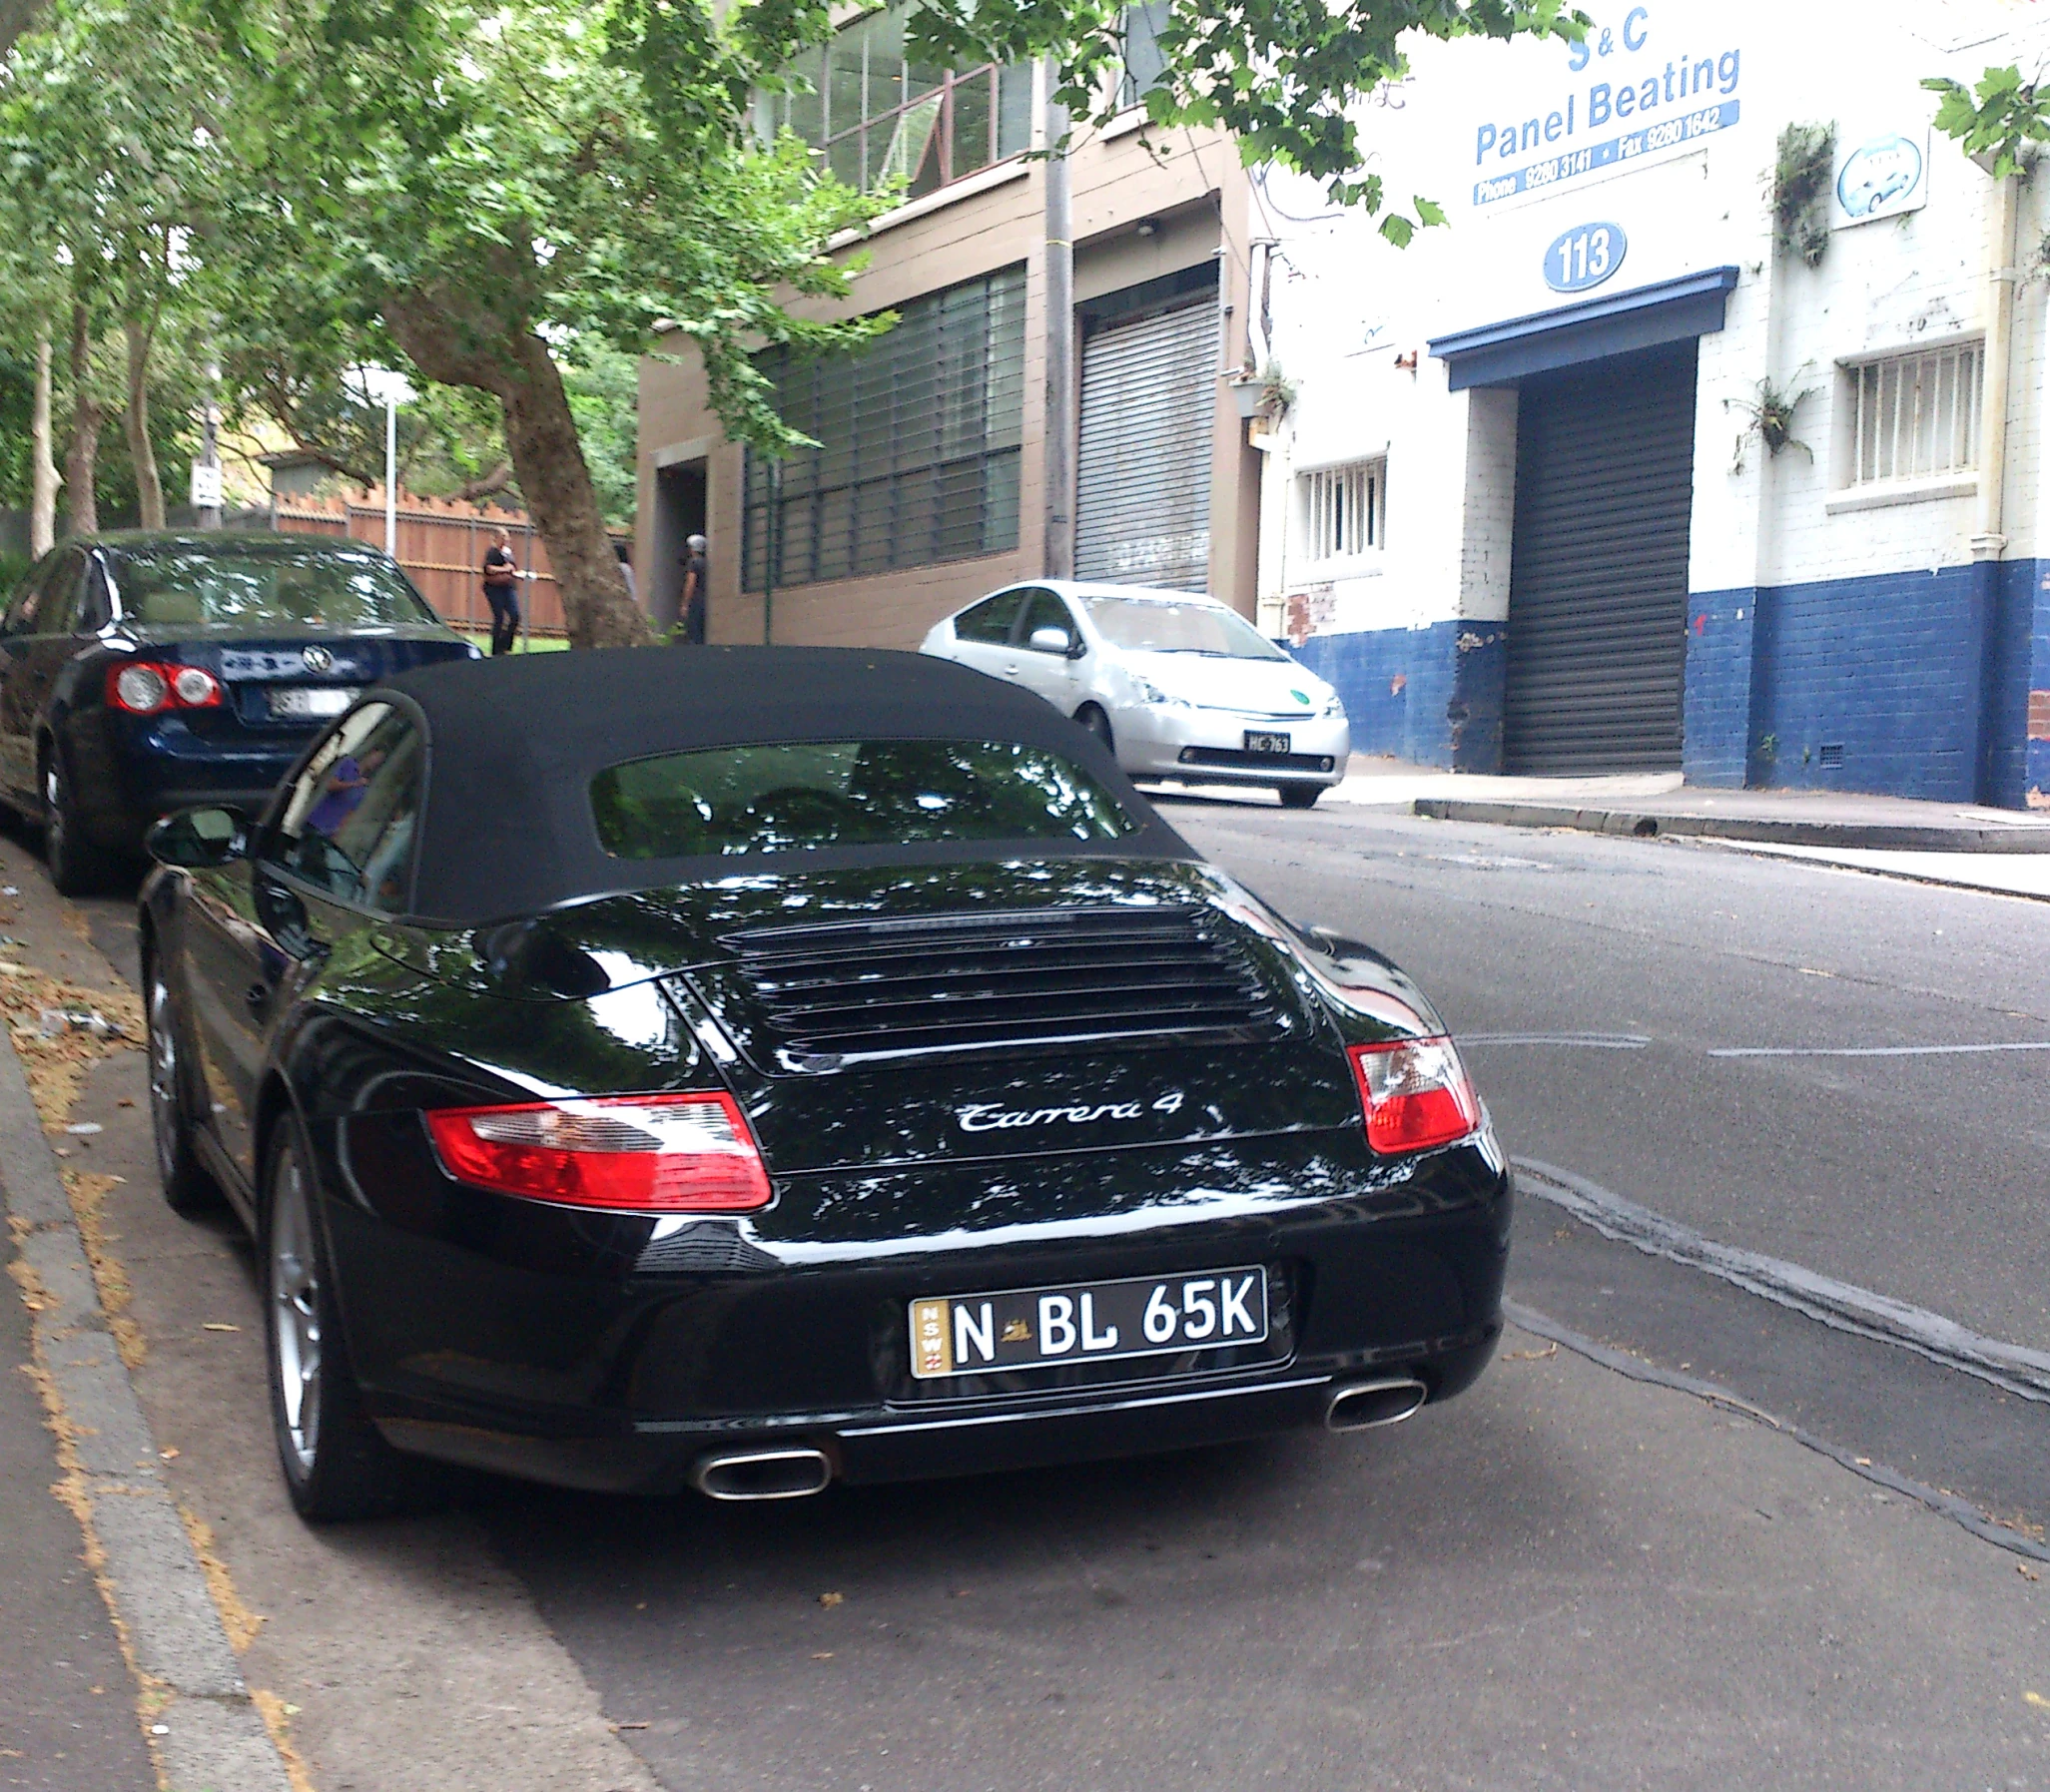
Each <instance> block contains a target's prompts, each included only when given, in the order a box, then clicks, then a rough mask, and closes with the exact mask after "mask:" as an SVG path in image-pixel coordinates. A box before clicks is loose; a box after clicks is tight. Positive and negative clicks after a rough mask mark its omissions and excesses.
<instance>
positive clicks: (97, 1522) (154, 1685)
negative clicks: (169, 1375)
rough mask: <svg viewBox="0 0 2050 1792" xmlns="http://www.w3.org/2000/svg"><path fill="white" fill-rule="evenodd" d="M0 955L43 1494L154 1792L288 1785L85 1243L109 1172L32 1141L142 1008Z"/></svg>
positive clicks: (11, 1215)
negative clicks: (104, 1627)
mask: <svg viewBox="0 0 2050 1792" xmlns="http://www.w3.org/2000/svg"><path fill="white" fill-rule="evenodd" d="M7 962H8V968H7V970H6V972H5V973H0V1010H4V1012H5V1015H6V1018H7V1021H8V1026H7V1036H6V1038H5V1039H4V1041H0V1187H4V1191H5V1197H6V1205H7V1219H8V1227H9V1231H10V1233H11V1235H12V1238H13V1241H14V1245H15V1251H16V1255H15V1257H14V1260H13V1262H12V1263H11V1264H10V1265H9V1269H10V1271H11V1273H12V1274H13V1276H14V1279H15V1280H16V1282H17V1283H18V1284H19V1285H20V1289H21V1296H22V1299H23V1301H24V1303H25V1304H26V1305H27V1307H28V1309H29V1312H30V1315H31V1326H32V1348H33V1353H34V1355H33V1367H34V1373H35V1380H36V1382H37V1385H38V1388H39V1391H40V1392H41V1395H42V1398H43V1402H44V1408H45V1412H46V1415H47V1420H48V1424H49V1426H50V1429H51V1431H52V1432H53V1434H54V1435H55V1436H56V1438H57V1442H58V1460H59V1464H60V1466H61V1469H62V1472H63V1474H62V1480H61V1481H60V1483H59V1485H58V1487H57V1489H56V1493H57V1495H58V1497H59V1498H60V1499H61V1500H62V1501H63V1502H64V1503H65V1504H66V1505H68V1506H69V1507H70V1508H71V1510H72V1511H73V1513H74V1514H75V1515H76V1517H77V1519H78V1522H79V1526H80V1529H81V1532H82V1539H83V1552H84V1557H85V1560H86V1562H87V1563H88V1565H89V1566H90V1567H91V1568H92V1569H93V1572H94V1575H95V1578H96V1580H97V1581H98V1584H99V1587H100V1590H101V1592H102V1594H103V1596H104V1597H105V1599H106V1601H107V1604H108V1608H109V1610H110V1612H111V1613H112V1615H113V1619H114V1624H115V1628H116V1631H117V1634H118V1635H119V1637H120V1640H121V1645H122V1652H123V1653H124V1655H125V1656H126V1657H127V1659H128V1663H129V1666H130V1668H131V1669H132V1670H133V1673H134V1676H135V1682H136V1707H137V1713H138V1717H139V1719H140V1721H141V1723H142V1727H143V1731H144V1734H145V1736H146V1738H147V1741H148V1746H149V1750H150V1753H151V1756H152V1757H153V1759H154V1761H155V1765H156V1768H157V1774H158V1778H159V1781H160V1783H161V1784H162V1785H163V1786H164V1787H166V1788H167V1789H168V1792H292V1776H291V1774H290V1771H289V1769H288V1767H287V1764H286V1759H285V1757H284V1755H283V1754H282V1753H281V1750H280V1748H279V1746H278V1745H277V1743H276V1742H274V1740H273V1738H272V1735H271V1733H270V1731H269V1729H268V1727H267V1726H266V1723H265V1720H264V1715H263V1713H262V1712H261V1711H260V1709H259V1707H258V1704H257V1702H256V1700H255V1699H254V1698H253V1697H252V1695H251V1693H250V1689H249V1687H248V1685H247V1684H246V1683H245V1681H244V1679H243V1677H242V1672H241V1669H240V1668H239V1666H238V1665H237V1662H236V1656H235V1651H234V1649H233V1647H232V1646H231V1645H230V1642H229V1638H228V1632H227V1629H226V1628H225V1626H224V1624H223V1622H222V1616H221V1612H220V1610H219V1609H218V1608H217V1606H216V1605H215V1602H214V1598H213V1594H212V1592H211V1591H210V1589H209V1586H208V1579H207V1573H206V1570H205V1568H204V1567H203V1565H202V1562H201V1558H200V1553H199V1550H198V1549H197V1548H196V1546H195V1543H194V1539H193V1536H192V1534H191V1533H190V1532H189V1530H188V1529H187V1525H186V1522H185V1519H184V1517H183V1515H182V1514H181V1512H180V1510H179V1508H178V1505H177V1503H176V1502H175V1501H174V1499H173V1498H172V1496H171V1493H170V1490H169V1489H168V1487H167V1486H166V1484H165V1480H164V1475H163V1471H162V1468H161V1460H162V1459H161V1458H160V1456H159V1453H158V1449H157V1444H156V1440H155V1439H154V1438H153V1437H152V1436H151V1432H150V1426H149V1423H148V1421H147V1420H146V1419H145V1418H144V1416H143V1412H142V1408H141V1405H140V1404H139V1402H138V1401H137V1399H136V1394H135V1389H134V1387H133V1386H132V1384H131V1382H130V1380H129V1373H130V1370H131V1369H132V1368H133V1367H134V1366H135V1364H136V1363H137V1362H138V1361H140V1354H141V1340H140V1337H139V1335H138V1334H137V1333H136V1331H135V1329H134V1326H133V1323H132V1322H130V1321H127V1320H126V1318H125V1314H124V1312H123V1309H124V1307H125V1306H126V1290H125V1287H124V1286H123V1285H122V1281H121V1279H120V1277H119V1274H118V1270H116V1269H113V1268H112V1267H111V1266H110V1260H109V1259H107V1258H106V1257H105V1256H104V1253H101V1252H97V1251H95V1249H94V1235H95V1233H96V1232H97V1230H98V1222H97V1211H98V1203H99V1201H100V1199H101V1198H103V1197H104V1194H105V1192H106V1180H105V1178H104V1177H101V1176H98V1175H94V1174H88V1173H82V1172H80V1171H79V1170H76V1169H73V1170H72V1171H71V1172H70V1173H69V1174H67V1173H66V1169H65V1166H63V1165H61V1164H60V1163H59V1160H58V1158H57V1156H56V1154H55V1151H54V1150H53V1148H52V1146H51V1143H50V1141H49V1139H48V1137H47V1136H46V1130H45V1129H46V1127H51V1126H54V1127H59V1128H62V1127H64V1126H65V1125H66V1123H67V1120H68V1117H69V1114H70V1111H71V1107H72V1103H73V1101H74V1100H75V1099H76V1095H77V1091H78V1085H79V1081H80V1079H81V1077H82V1075H83V1074H84V1073H85V1072H86V1071H87V1070H88V1069H89V1068H90V1066H91V1065H92V1063H93V1062H94V1061H95V1060H97V1059H98V1058H100V1057H103V1056H105V1055H107V1054H108V1053H109V1052H111V1051H114V1050H124V1049H128V1048H129V1042H130V1041H132V1040H134V1039H135V1038H137V1037H138V1036H139V1035H140V1029H141V1015H140V1011H139V1010H138V1008H137V1006H136V1003H135V999H134V997H133V995H132V994H128V993H125V992H116V991H112V990H95V989H88V988H83V987H81V986H79V985H77V984H74V983H69V982H66V981H63V980H61V979H59V978H57V977H54V976H52V975H50V974H49V973H48V972H45V971H41V970H37V969H33V968H31V967H29V966H26V965H23V964H21V963H20V962H19V961H18V960H14V959H11V958H10V959H9V960H8V961H7ZM25 1058H26V1062H25V1061H24V1059H25ZM38 1095H40V1096H41V1098H42V1099H41V1103H40V1105H39V1103H38V1100H37V1096H38ZM72 1136H77V1137H80V1138H82V1139H83V1138H89V1137H90V1136H91V1135H90V1134H79V1135H72ZM59 1149H66V1150H69V1147H59ZM96 1257H97V1258H98V1259H99V1261H98V1262H97V1263H96V1262H95V1261H94V1259H95V1258H96Z"/></svg>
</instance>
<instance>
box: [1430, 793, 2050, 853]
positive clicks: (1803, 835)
mask: <svg viewBox="0 0 2050 1792" xmlns="http://www.w3.org/2000/svg"><path fill="white" fill-rule="evenodd" d="M1411 813H1412V814H1414V815H1420V816H1427V817H1429V818H1431V819H1432V820H1434V821H1440V822H1486V823H1490V824H1493V825H1494V826H1496V827H1502V828H1573V829H1577V830H1578V831H1580V832H1581V833H1583V834H1627V835H1632V836H1635V837H1637V838H1638V839H1641V840H1642V839H1651V838H1653V837H1655V836H1657V835H1661V834H1681V835H1688V836H1691V837H1695V838H1699V839H1704V840H1751V841H1763V842H1767V843H1769V844H1772V845H1775V846H1782V847H1863V848H1867V849H1869V850H1871V851H1874V852H1881V853H2050V828H2040V827H2037V828H2026V827H2020V828H1909V827H1896V826H1893V825H1891V824H1888V823H1884V822H1796V821H1779V820H1777V819H1775V818H1773V817H1770V816H1717V815H1681V814H1675V813H1673V812H1672V811H1670V810H1656V809H1644V810H1629V809H1574V808H1572V807H1570V806H1568V805H1566V804H1563V803H1561V804H1551V803H1483V802H1476V801H1469V800H1468V799H1466V798H1461V797H1419V798H1417V800H1416V801H1415V803H1414V804H1413V805H1411Z"/></svg>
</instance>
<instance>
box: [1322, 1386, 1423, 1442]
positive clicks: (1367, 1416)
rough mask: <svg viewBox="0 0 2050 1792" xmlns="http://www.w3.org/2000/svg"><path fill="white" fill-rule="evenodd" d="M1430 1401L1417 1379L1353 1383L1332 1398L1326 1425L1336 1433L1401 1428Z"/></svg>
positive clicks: (1327, 1411)
mask: <svg viewBox="0 0 2050 1792" xmlns="http://www.w3.org/2000/svg"><path fill="white" fill-rule="evenodd" d="M1430 1398H1431V1391H1430V1389H1428V1388H1426V1387H1425V1386H1424V1384H1423V1383H1422V1382H1420V1381H1418V1380H1417V1379H1416V1377H1415V1376H1410V1375H1403V1376H1391V1377H1389V1378H1388V1379H1387V1380H1386V1381H1379V1382H1354V1383H1352V1384H1351V1386H1349V1387H1345V1388H1340V1389H1338V1390H1337V1391H1336V1392H1335V1393H1334V1394H1333V1395H1332V1396H1331V1400H1330V1403H1329V1404H1328V1405H1327V1406H1326V1407H1325V1408H1324V1424H1325V1426H1326V1427H1327V1428H1328V1429H1329V1430H1331V1431H1335V1432H1363V1431H1372V1430H1373V1429H1374V1427H1375V1426H1377V1425H1400V1424H1401V1423H1402V1422H1403V1421H1404V1420H1405V1419H1407V1418H1408V1417H1409V1416H1410V1415H1411V1414H1412V1413H1414V1412H1415V1411H1416V1410H1417V1408H1419V1407H1420V1406H1422V1405H1423V1404H1424V1402H1425V1401H1427V1400H1429V1399H1430Z"/></svg>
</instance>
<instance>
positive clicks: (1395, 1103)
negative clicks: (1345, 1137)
mask: <svg viewBox="0 0 2050 1792" xmlns="http://www.w3.org/2000/svg"><path fill="white" fill-rule="evenodd" d="M1346 1055H1347V1056H1348V1057H1350V1058H1351V1059H1352V1069H1353V1074H1354V1075H1355V1076H1356V1077H1358V1078H1359V1085H1360V1105H1361V1106H1362V1107H1364V1108H1365V1109H1366V1115H1367V1143H1368V1145H1369V1146H1371V1147H1372V1148H1373V1149H1374V1150H1375V1151H1377V1152H1380V1153H1381V1154H1382V1155H1383V1156H1390V1157H1392V1156H1394V1155H1395V1154H1397V1153H1398V1152H1403V1151H1423V1150H1427V1149H1428V1148H1429V1147H1431V1146H1433V1145H1450V1144H1452V1143H1453V1142H1454V1141H1455V1140H1458V1139H1463V1138H1465V1137H1466V1136H1467V1135H1468V1134H1469V1133H1471V1132H1474V1131H1476V1130H1477V1129H1478V1128H1479V1126H1480V1124H1481V1098H1480V1097H1479V1096H1478V1095H1476V1094H1475V1093H1474V1085H1473V1084H1472V1083H1471V1082H1470V1081H1469V1080H1468V1079H1467V1073H1466V1066H1465V1065H1464V1064H1462V1063H1461V1062H1460V1061H1459V1053H1458V1051H1457V1050H1455V1049H1454V1047H1453V1043H1452V1041H1451V1040H1450V1039H1446V1038H1432V1039H1390V1040H1388V1041H1387V1042H1386V1043H1384V1044H1380V1045H1353V1046H1348V1047H1347V1048H1346Z"/></svg>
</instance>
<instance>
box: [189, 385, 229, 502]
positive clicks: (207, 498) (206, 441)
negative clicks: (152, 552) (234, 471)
mask: <svg viewBox="0 0 2050 1792" xmlns="http://www.w3.org/2000/svg"><path fill="white" fill-rule="evenodd" d="M220 391H221V369H220V367H219V366H217V365H215V364H214V363H212V362H209V363H208V365H207V408H206V411H205V413H204V415H203V417H202V419H201V424H200V457H199V459H198V461H197V462H195V464H194V466H193V469H192V507H193V508H194V509H195V510H197V511H198V512H199V513H200V527H201V528H203V529H218V528H220V526H221V522H222V515H221V511H222V504H223V496H222V491H221V400H220Z"/></svg>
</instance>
